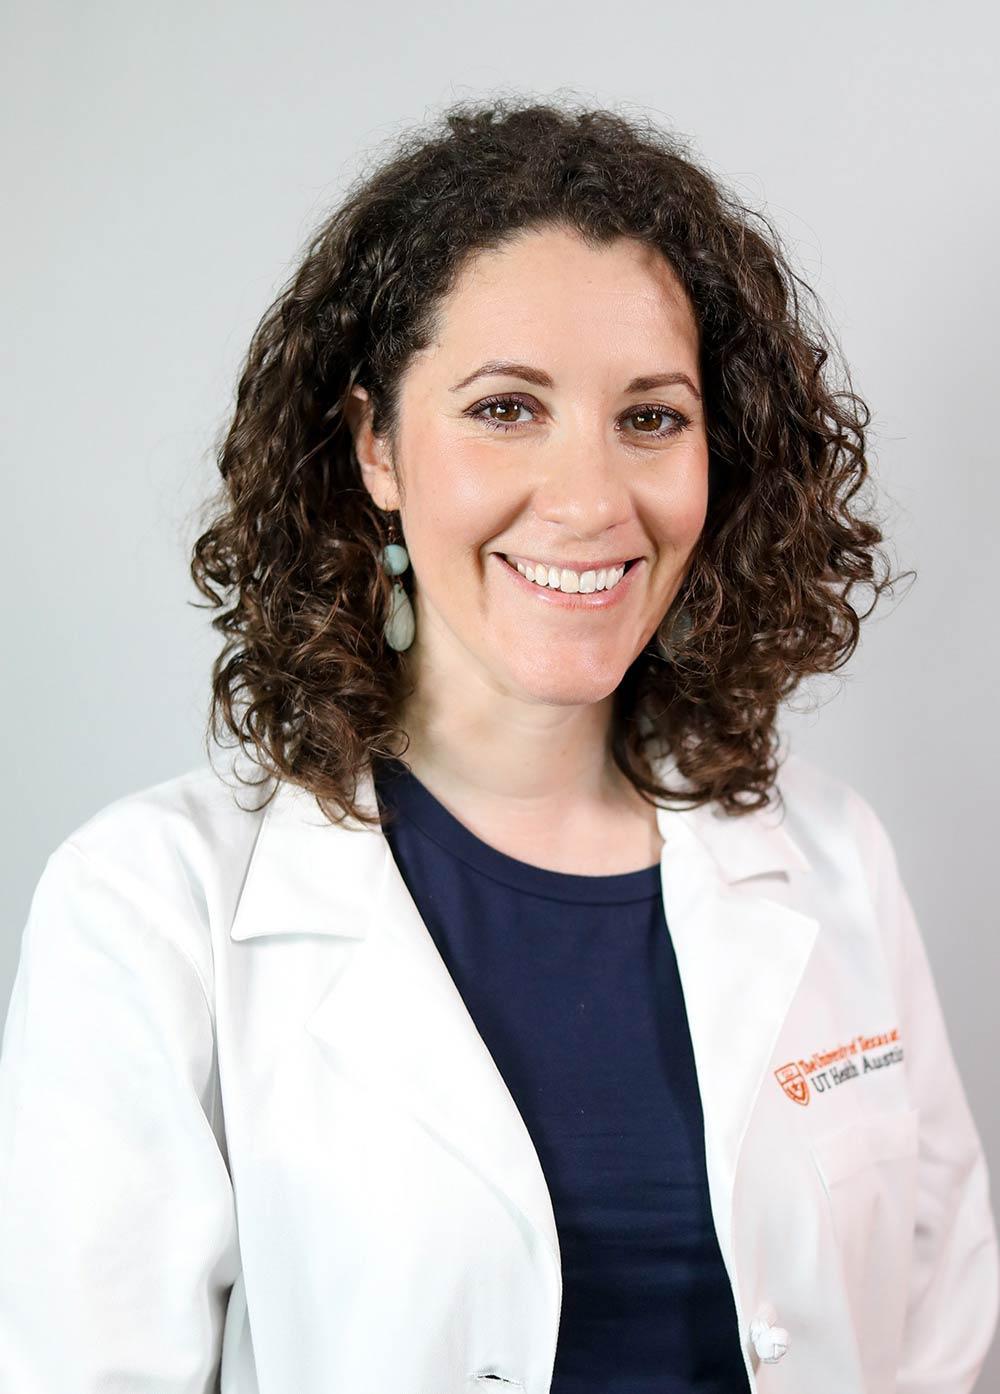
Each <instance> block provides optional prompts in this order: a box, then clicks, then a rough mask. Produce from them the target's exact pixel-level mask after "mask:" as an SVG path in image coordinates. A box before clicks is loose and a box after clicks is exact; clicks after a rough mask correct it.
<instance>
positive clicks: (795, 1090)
mask: <svg viewBox="0 0 1000 1394" xmlns="http://www.w3.org/2000/svg"><path fill="white" fill-rule="evenodd" d="M774 1073H775V1075H776V1076H777V1080H778V1083H779V1084H780V1085H781V1087H782V1089H784V1091H785V1093H786V1094H787V1095H788V1097H789V1098H790V1099H794V1100H795V1102H796V1103H797V1104H807V1103H808V1102H809V1085H808V1083H807V1082H806V1078H805V1075H803V1073H802V1071H801V1070H800V1069H799V1067H798V1065H796V1064H794V1063H793V1064H791V1065H782V1067H781V1069H780V1070H775V1072H774Z"/></svg>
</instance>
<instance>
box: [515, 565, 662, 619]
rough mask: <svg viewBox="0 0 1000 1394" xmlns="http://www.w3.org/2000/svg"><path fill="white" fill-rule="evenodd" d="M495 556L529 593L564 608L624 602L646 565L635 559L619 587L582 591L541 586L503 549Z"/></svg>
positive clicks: (601, 606) (598, 607)
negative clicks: (524, 574) (515, 564)
mask: <svg viewBox="0 0 1000 1394" xmlns="http://www.w3.org/2000/svg"><path fill="white" fill-rule="evenodd" d="M493 555H494V556H495V557H496V558H497V560H498V561H499V563H500V565H501V567H502V568H503V570H504V572H505V573H506V574H507V575H508V576H510V577H512V578H513V581H514V583H515V585H517V586H520V588H521V589H522V590H524V591H527V592H529V593H530V594H531V595H533V596H534V598H535V599H536V600H537V601H539V602H540V603H541V604H543V605H555V606H556V607H557V608H558V609H560V610H608V609H610V608H611V607H612V606H613V605H618V604H620V603H621V601H623V600H624V599H625V596H626V594H627V593H628V592H629V591H630V590H631V589H632V583H633V581H634V578H635V575H636V572H637V571H639V570H640V569H641V568H642V566H643V564H644V563H643V560H642V558H640V559H639V560H638V561H636V562H633V563H632V565H631V566H630V567H629V569H628V570H627V571H626V572H625V575H624V576H623V577H622V579H621V580H620V581H619V582H618V584H617V586H614V587H613V588H612V589H611V590H609V591H588V592H586V593H584V594H581V593H580V592H579V591H576V592H568V591H560V590H550V589H549V587H548V586H538V585H536V584H535V582H534V581H529V580H528V578H527V576H522V575H521V573H520V571H518V569H517V567H516V566H512V565H511V563H510V562H509V561H508V560H507V559H506V557H504V556H501V554H500V553H499V552H494V553H493Z"/></svg>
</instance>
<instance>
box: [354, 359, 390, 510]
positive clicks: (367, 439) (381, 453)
mask: <svg viewBox="0 0 1000 1394" xmlns="http://www.w3.org/2000/svg"><path fill="white" fill-rule="evenodd" d="M344 416H345V417H346V419H347V424H348V426H349V427H350V430H351V435H352V436H353V437H354V453H355V455H356V456H357V458H358V466H359V467H360V470H361V479H362V481H363V483H364V486H365V488H366V489H367V490H368V492H369V494H371V496H372V498H373V500H374V501H375V503H376V504H377V506H378V507H379V508H382V509H386V510H389V511H391V510H393V509H396V508H398V507H399V489H398V487H397V485H396V477H395V474H394V473H393V469H392V461H391V459H390V455H389V445H388V442H387V441H386V440H384V439H383V438H382V437H381V436H376V435H375V433H374V432H373V431H372V426H371V398H370V397H369V396H368V393H367V392H366V390H365V389H364V388H363V387H361V386H358V385H356V386H354V387H352V388H351V391H350V394H349V395H348V398H347V402H346V404H345V406H344Z"/></svg>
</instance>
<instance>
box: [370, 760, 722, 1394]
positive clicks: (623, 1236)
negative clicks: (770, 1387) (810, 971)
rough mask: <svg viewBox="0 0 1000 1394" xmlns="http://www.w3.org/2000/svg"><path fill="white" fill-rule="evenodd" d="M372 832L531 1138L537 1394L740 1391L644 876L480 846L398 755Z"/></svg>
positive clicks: (684, 1057)
mask: <svg viewBox="0 0 1000 1394" xmlns="http://www.w3.org/2000/svg"><path fill="white" fill-rule="evenodd" d="M373 772H374V775H375V789H376V794H377V797H378V800H379V804H380V806H382V807H383V808H385V807H387V806H389V807H391V808H393V809H394V810H396V814H397V816H396V817H395V818H392V819H390V820H389V821H388V822H387V823H386V824H385V834H386V837H387V839H388V842H389V845H390V848H391V850H392V854H393V857H394V860H395V861H396V864H397V865H398V867H399V870H400V873H401V875H402V877H403V880H404V881H405V883H406V885H407V888H408V889H409V891H410V894H411V896H412V897H413V901H414V904H415V905H416V907H417V909H418V910H419V912H420V915H421V918H422V919H423V921H424V923H425V924H426V925H427V928H428V930H429V931H430V933H431V935H432V937H433V939H434V942H435V944H436V945H437V948H438V950H439V952H440V954H441V956H442V958H443V960H444V962H445V964H446V966H447V968H448V971H449V972H450V974H451V976H452V978H453V979H454V982H455V986H456V987H457V988H458V990H459V992H460V993H461V995H462V998H463V1000H464V1002H465V1004H466V1006H467V1007H468V1010H469V1014H470V1015H471V1017H472V1019H473V1021H474V1022H475V1024H476V1028H477V1029H478V1031H479V1033H480V1035H481V1036H482V1038H483V1040H484V1042H485V1044H486V1046H487V1047H488V1049H489V1051H490V1054H491V1055H492V1057H493V1059H494V1061H495V1062H496V1065H497V1068H498V1069H499V1071H500V1073H501V1075H502V1076H503V1078H504V1080H505V1082H506V1084H507V1087H508V1089H509V1090H510V1093H511V1097H512V1098H513V1099H514V1102H515V1103H516V1104H517V1107H518V1109H519V1110H520V1113H521V1115H522V1117H523V1119H524V1122H525V1125H526V1127H527V1129H528V1132H529V1134H530V1136H531V1139H532V1142H533V1143H534V1145H535V1150H536V1151H537V1153H538V1157H539V1160H540V1162H541V1164H542V1170H543V1172H544V1175H545V1179H546V1182H547V1184H548V1187H549V1191H550V1194H551V1197H552V1208H553V1211H554V1214H555V1220H556V1228H557V1231H558V1234H559V1245H560V1250H561V1255H562V1270H563V1304H562V1313H561V1317H560V1323H559V1340H558V1346H557V1350H556V1361H555V1371H554V1375H553V1380H552V1385H551V1394H598V1391H599V1392H600V1394H694V1391H698V1394H739V1392H740V1391H745V1390H746V1389H747V1388H748V1383H749V1382H748V1379H747V1375H746V1367H745V1365H744V1363H743V1356H742V1354H741V1352H740V1346H739V1331H738V1325H737V1318H736V1309H735V1304H734V1301H733V1296H732V1290H731V1288H730V1284H729V1279H728V1277H727V1275H726V1271H725V1268H724V1266H723V1263H722V1257H721V1254H720V1251H719V1247H718V1240H717V1237H716V1233H715V1227H714V1224H713V1220H712V1213H711V1208H710V1204H709V1193H708V1178H707V1175H706V1170H705V1152H704V1131H703V1128H704V1124H703V1118H702V1111H701V1100H700V1096H699V1092H698V1084H697V1078H696V1075H695V1067H694V1055H693V1051H692V1047H691V1039H690V1035H689V1032H688V1023H687V1016H686V1013H685V1008H684V1000H683V997H682V994H681V984H680V978H679V976H678V972H677V963H676V959H675V957H674V950H673V945H672V943H671V939H670V935H669V932H668V930H667V925H666V921H665V918H664V911H663V900H662V895H661V889H660V867H659V865H658V864H657V865H656V866H650V867H645V868H643V869H642V870H639V871H628V872H624V873H621V874H618V875H613V876H580V875H575V874H570V873H568V872H561V871H550V870H548V869H547V868H543V867H537V866H532V865H531V864H530V863H528V862H522V861H519V860H517V859H516V858H514V857H510V856H507V855H506V853H503V852H500V851H498V850H497V849H496V848H494V847H491V846H490V845H489V844H488V843H486V842H483V841H482V840H481V839H480V838H478V837H476V836H475V834H474V833H472V832H471V831H470V830H469V829H468V828H466V827H465V825H464V824H463V823H461V822H459V820H458V819H457V818H456V817H455V816H454V815H453V814H452V813H450V812H449V811H448V809H446V808H445V807H444V805H443V804H442V803H440V802H439V801H438V800H437V799H436V798H435V797H434V795H433V794H431V792H430V790H429V789H427V788H426V787H425V786H424V785H423V784H421V783H420V781H419V780H418V779H417V778H416V776H415V775H413V774H412V773H410V772H409V771H408V770H407V769H406V767H405V766H404V765H402V764H401V763H400V761H398V760H391V761H389V760H386V761H377V762H376V763H375V764H374V766H373Z"/></svg>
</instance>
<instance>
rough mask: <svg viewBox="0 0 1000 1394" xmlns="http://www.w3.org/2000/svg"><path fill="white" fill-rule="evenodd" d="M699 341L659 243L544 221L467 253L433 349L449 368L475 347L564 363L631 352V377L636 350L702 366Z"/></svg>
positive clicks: (430, 353)
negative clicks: (605, 236) (600, 240)
mask: <svg viewBox="0 0 1000 1394" xmlns="http://www.w3.org/2000/svg"><path fill="white" fill-rule="evenodd" d="M698 343H699V333H698V324H697V319H696V317H695V313H694V310H693V308H692V306H691V303H690V301H689V299H688V297H687V294H686V293H685V291H684V288H683V286H682V284H681V282H680V280H679V278H678V276H677V273H676V272H675V271H674V270H673V268H672V267H671V265H670V264H669V262H668V261H667V259H666V257H665V256H664V255H663V254H662V253H661V252H660V251H659V250H658V249H657V248H655V247H650V246H648V245H646V244H644V243H641V242H638V241H636V240H634V239H632V238H624V237H622V238H616V239H615V240H614V241H613V242H610V243H607V244H605V245H603V246H590V245H588V244H587V243H585V242H584V241H583V239H582V238H581V237H579V236H578V235H577V234H576V233H574V232H573V231H572V230H570V229H563V228H559V229H552V228H546V229H532V230H531V231H528V232H523V233H519V234H518V235H517V236H516V237H515V238H513V239H512V240H510V241H509V242H506V243H505V244H504V245H503V246H502V247H499V248H496V249H489V250H486V251H480V252H476V253H473V254H471V255H470V256H469V258H468V260H467V261H466V263H465V265H464V266H463V268H462V270H461V272H460V274H459V276H458V278H457V280H456V282H455V284H454V286H453V288H452V290H451V291H450V293H449V294H448V295H447V296H446V297H445V298H444V299H443V300H442V302H441V305H440V307H439V312H438V322H437V334H436V336H435V340H434V342H433V343H432V344H431V345H430V346H429V347H428V349H427V350H426V357H427V359H428V362H429V363H430V362H437V363H439V364H440V365H441V366H447V367H448V368H449V370H450V368H451V367H453V366H456V365H457V360H458V359H461V360H462V361H464V360H465V359H466V357H467V356H469V355H474V354H476V353H479V354H480V355H481V356H482V357H483V358H487V357H501V356H502V357H509V358H519V359H526V360H527V361H539V359H540V358H542V357H544V358H546V359H548V360H549V361H550V362H552V361H554V360H555V359H556V358H558V359H559V360H560V361H562V362H563V363H565V364H566V365H567V366H569V365H570V364H575V365H580V364H582V363H583V362H590V363H604V364H614V363H615V362H616V361H617V362H621V360H622V358H623V356H625V355H627V356H628V359H629V365H628V373H627V375H628V376H631V375H632V371H631V370H632V367H633V365H632V359H633V358H634V357H636V356H638V357H639V358H642V359H643V360H645V359H648V358H649V357H650V355H652V356H654V357H657V358H658V359H660V360H662V358H663V354H664V353H665V352H669V354H670V364H671V365H672V366H680V362H679V361H678V360H680V359H683V361H684V366H686V367H688V368H691V367H696V366H697V356H698ZM421 356H424V355H421ZM539 366H548V364H546V363H541V362H540V363H539ZM634 366H635V371H637V372H638V371H642V369H643V367H646V368H648V367H649V366H650V364H649V363H647V362H645V361H644V362H643V363H642V364H637V365H634ZM657 366H667V365H666V364H665V363H659V362H658V363H657ZM625 375H626V373H625V372H623V373H622V376H625Z"/></svg>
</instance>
